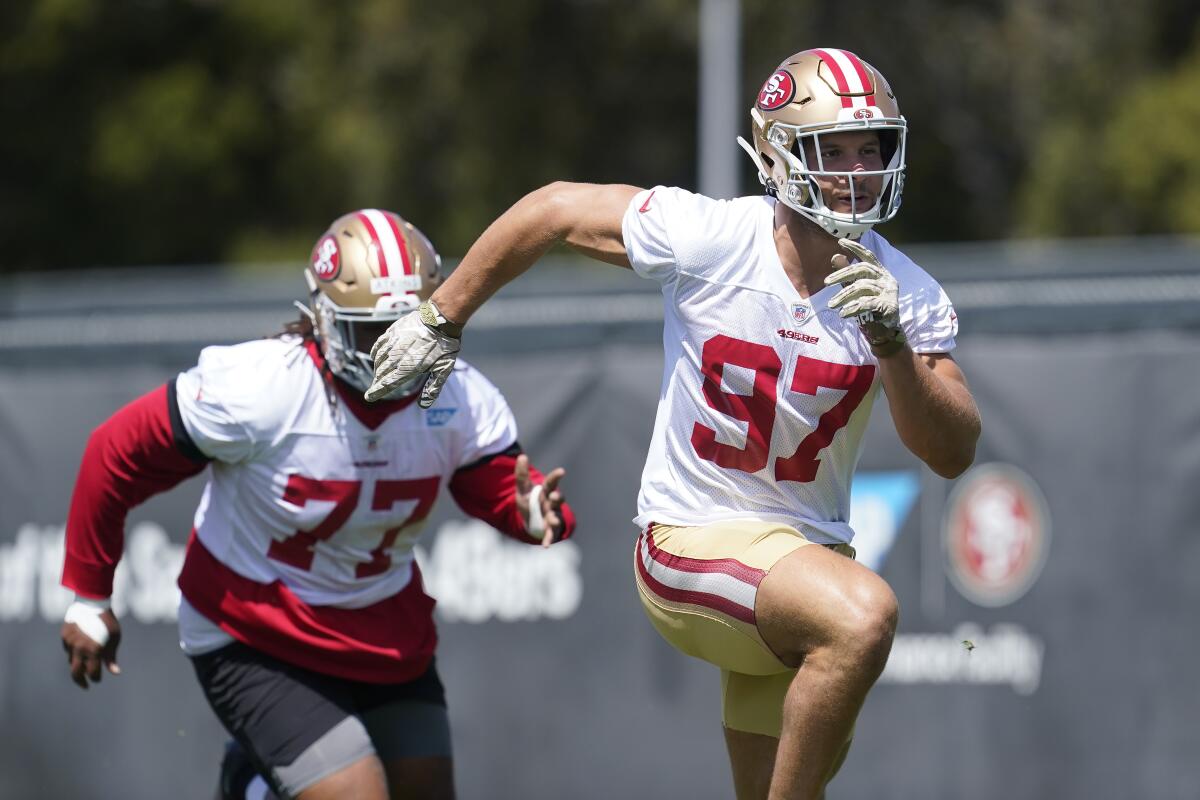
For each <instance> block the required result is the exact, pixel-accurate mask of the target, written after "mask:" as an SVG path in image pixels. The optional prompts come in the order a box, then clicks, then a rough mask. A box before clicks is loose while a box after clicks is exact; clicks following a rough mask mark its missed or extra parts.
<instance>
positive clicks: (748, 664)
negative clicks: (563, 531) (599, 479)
mask: <svg viewBox="0 0 1200 800" xmlns="http://www.w3.org/2000/svg"><path fill="white" fill-rule="evenodd" d="M810 544H811V542H809V541H808V540H807V539H806V538H805V537H804V536H803V535H802V534H801V533H800V531H798V530H796V529H795V528H792V527H790V526H787V525H782V524H779V523H768V522H761V521H757V520H730V521H724V522H718V523H713V524H710V525H704V526H688V527H679V526H665V525H650V526H648V527H647V529H646V530H645V531H643V532H642V535H641V536H640V537H639V538H638V542H637V552H636V555H635V559H634V562H635V563H634V569H635V575H636V580H637V588H638V594H639V595H640V597H641V601H642V607H643V608H644V609H645V611H646V614H647V616H649V618H650V621H651V622H652V623H653V624H654V626H655V628H656V629H657V630H658V631H659V633H660V634H662V636H663V637H664V638H665V639H666V640H667V641H668V642H670V643H671V644H672V645H674V646H675V647H676V648H677V649H678V650H680V651H682V652H684V653H686V654H688V655H692V656H695V657H697V658H702V659H704V660H705V661H709V662H711V663H713V664H716V665H717V666H718V667H721V668H722V669H724V670H728V671H731V672H736V673H742V674H746V675H774V674H777V673H780V672H783V671H785V670H787V669H789V667H788V665H787V664H785V663H784V662H783V661H781V660H780V658H779V657H778V656H777V655H776V654H775V653H774V652H773V651H772V650H771V648H770V647H769V646H768V645H767V643H766V641H765V640H764V639H763V636H762V635H761V633H760V631H759V625H758V618H757V606H758V604H759V599H758V595H759V591H760V585H761V584H762V582H763V581H764V580H765V579H766V578H767V576H768V575H769V573H770V571H771V570H772V569H773V568H774V567H775V566H776V565H777V564H778V563H780V562H781V561H782V560H784V559H786V558H788V557H789V556H790V555H791V554H792V553H795V552H797V551H806V550H823V549H824V548H821V547H809V546H808V545H810ZM839 557H840V556H839Z"/></svg>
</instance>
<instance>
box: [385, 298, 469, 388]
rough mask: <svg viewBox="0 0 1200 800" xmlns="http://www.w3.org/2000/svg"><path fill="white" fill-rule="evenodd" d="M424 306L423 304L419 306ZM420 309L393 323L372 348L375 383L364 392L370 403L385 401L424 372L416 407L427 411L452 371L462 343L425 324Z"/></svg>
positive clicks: (456, 338) (421, 309)
mask: <svg viewBox="0 0 1200 800" xmlns="http://www.w3.org/2000/svg"><path fill="white" fill-rule="evenodd" d="M424 305H426V304H425V303H423V304H422V306H424ZM423 310H424V309H423V308H420V309H417V310H416V311H413V312H412V313H410V314H406V315H404V316H403V317H401V318H400V319H398V320H396V321H395V322H393V323H392V325H391V327H389V328H388V329H387V330H386V331H384V333H383V335H382V336H380V337H379V339H378V340H377V341H376V342H375V346H374V347H372V348H371V358H372V359H374V360H375V380H374V382H372V384H371V386H370V388H368V389H367V393H366V398H367V400H369V401H372V402H374V401H375V400H385V399H387V397H388V395H390V394H391V393H392V392H393V391H395V390H396V389H397V388H399V387H401V386H403V385H404V384H406V383H407V382H408V381H410V380H412V379H413V378H416V377H418V376H420V375H422V374H424V373H426V372H428V373H429V377H428V378H426V379H425V385H424V386H422V387H421V396H420V398H419V399H418V400H417V405H419V406H421V408H429V407H430V406H431V405H433V401H434V400H437V396H438V394H440V393H441V391H442V387H443V386H444V385H445V384H446V379H447V378H449V377H450V373H451V372H452V371H453V370H454V361H455V359H457V358H458V349H459V348H460V347H461V346H462V340H461V339H459V338H458V337H455V336H449V335H447V334H445V333H443V332H441V331H439V330H435V329H434V328H431V327H430V326H429V325H427V324H425V322H423V321H422V318H421V312H422V311H423Z"/></svg>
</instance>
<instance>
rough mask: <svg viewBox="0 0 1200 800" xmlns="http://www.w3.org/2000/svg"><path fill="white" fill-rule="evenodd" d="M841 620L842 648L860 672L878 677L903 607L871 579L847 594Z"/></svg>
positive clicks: (878, 581) (880, 583)
mask: <svg viewBox="0 0 1200 800" xmlns="http://www.w3.org/2000/svg"><path fill="white" fill-rule="evenodd" d="M846 600H847V603H846V607H845V610H844V613H843V614H842V615H841V616H840V617H839V623H838V624H839V628H840V630H839V631H838V635H837V637H836V641H837V643H838V647H839V649H840V650H841V651H842V652H843V653H844V654H845V655H846V656H847V657H848V658H850V659H852V660H853V661H854V662H855V663H856V664H857V665H858V666H859V668H860V669H864V670H867V671H869V672H871V673H872V674H873V676H877V675H878V674H879V673H880V672H882V671H883V668H884V666H885V665H886V664H887V658H888V654H889V653H890V652H891V649H892V640H893V639H894V638H895V635H896V623H897V621H898V620H899V616H900V606H899V603H898V602H897V600H896V595H895V593H894V592H893V591H892V590H891V587H889V586H888V585H887V583H885V582H884V581H883V580H882V579H880V578H878V577H875V576H872V580H868V581H863V582H861V583H860V584H858V585H856V586H855V587H854V589H853V591H851V592H849V593H848V594H847V598H846Z"/></svg>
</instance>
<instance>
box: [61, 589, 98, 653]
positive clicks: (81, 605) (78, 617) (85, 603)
mask: <svg viewBox="0 0 1200 800" xmlns="http://www.w3.org/2000/svg"><path fill="white" fill-rule="evenodd" d="M98 602H100V601H96V600H87V599H86V598H76V599H75V602H73V603H71V605H69V606H67V613H66V615H65V616H64V617H63V621H64V622H70V623H73V624H74V625H75V627H77V628H79V630H81V631H83V632H84V634H85V635H86V636H87V637H88V638H89V639H91V640H92V641H94V642H95V643H96V644H98V645H100V646H101V647H104V645H106V644H108V626H107V625H105V624H104V620H102V619H100V615H101V614H103V613H104V612H105V611H107V610H108V605H107V603H105V604H104V605H99V604H98Z"/></svg>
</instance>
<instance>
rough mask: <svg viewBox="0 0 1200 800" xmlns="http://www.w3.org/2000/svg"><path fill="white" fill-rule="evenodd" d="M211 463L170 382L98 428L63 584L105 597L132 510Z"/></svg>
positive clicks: (73, 515)
mask: <svg viewBox="0 0 1200 800" xmlns="http://www.w3.org/2000/svg"><path fill="white" fill-rule="evenodd" d="M208 461H209V459H208V458H206V457H205V456H204V455H203V454H202V453H201V452H200V451H199V450H198V449H197V448H196V446H195V444H194V443H193V442H192V439H191V437H190V436H189V435H188V433H187V429H186V428H184V427H183V421H182V419H181V418H180V416H179V407H178V405H177V404H176V402H175V381H174V380H172V381H170V382H169V383H167V384H166V385H165V386H160V387H158V388H157V389H155V390H153V391H152V392H149V393H148V394H145V395H143V396H142V397H139V398H138V399H136V400H134V401H133V402H131V403H129V404H128V405H126V406H125V407H124V408H122V409H120V410H119V411H117V412H116V413H115V414H113V415H112V416H111V417H109V418H108V420H107V421H106V422H104V423H103V424H101V425H100V427H98V428H96V430H94V431H93V432H92V435H91V437H90V438H89V439H88V443H87V447H86V448H85V449H84V453H83V462H82V463H81V464H80V467H79V477H78V478H77V479H76V481H75V491H74V493H73V494H72V495H71V510H70V512H69V514H68V516H67V541H66V556H65V558H64V560H63V573H62V583H63V585H64V586H66V587H67V588H68V589H72V590H74V591H75V592H76V593H77V594H80V595H83V596H85V597H93V598H97V599H103V598H106V597H109V596H110V595H111V594H112V583H113V573H114V572H115V571H116V568H117V562H118V561H120V560H121V554H122V552H123V550H124V547H125V517H126V515H127V514H128V513H129V510H130V509H132V508H133V507H134V506H137V505H139V504H140V503H143V502H145V501H146V500H147V499H148V498H150V497H151V496H153V495H156V494H158V493H159V492H164V491H166V490H167V489H170V488H171V487H173V486H176V485H177V484H179V483H181V482H183V481H184V480H185V479H187V478H190V477H191V476H193V475H195V474H197V473H199V472H201V471H202V470H203V469H204V467H205V466H206V465H207V464H208Z"/></svg>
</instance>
